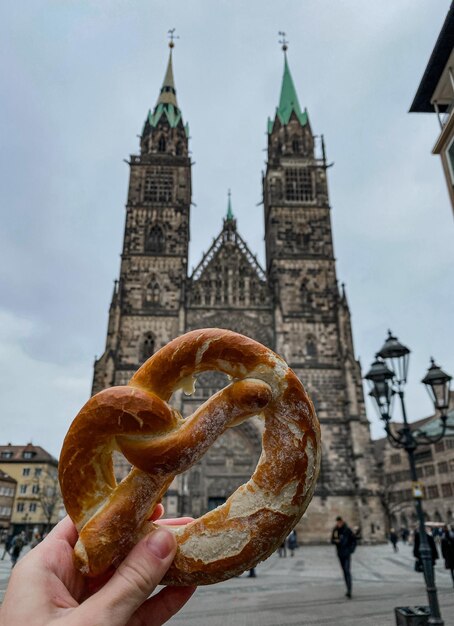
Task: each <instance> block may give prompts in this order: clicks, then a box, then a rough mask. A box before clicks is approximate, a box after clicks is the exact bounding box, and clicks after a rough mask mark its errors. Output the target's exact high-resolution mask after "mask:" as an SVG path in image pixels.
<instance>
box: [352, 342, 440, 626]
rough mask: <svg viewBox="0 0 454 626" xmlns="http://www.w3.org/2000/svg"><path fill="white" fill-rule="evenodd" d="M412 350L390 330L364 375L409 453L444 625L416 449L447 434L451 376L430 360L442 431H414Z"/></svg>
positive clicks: (432, 590)
mask: <svg viewBox="0 0 454 626" xmlns="http://www.w3.org/2000/svg"><path fill="white" fill-rule="evenodd" d="M409 357H410V350H409V349H408V348H407V347H406V346H404V345H403V344H401V343H400V341H399V340H398V339H397V337H394V336H393V334H392V333H391V331H388V338H387V339H386V341H385V343H384V344H383V347H382V348H381V350H380V351H379V352H377V354H376V357H375V361H374V362H373V363H372V366H371V368H370V370H369V371H368V372H367V374H366V375H365V376H364V378H365V380H367V382H368V384H369V388H370V392H369V395H370V396H371V398H372V399H373V400H374V401H375V404H376V406H377V409H378V413H379V416H380V418H381V419H382V420H383V422H384V425H385V431H386V436H387V439H388V441H389V442H390V444H391V445H392V446H393V447H394V448H403V449H404V450H405V451H406V452H407V454H408V462H409V465H410V475H411V480H412V481H413V484H414V489H413V497H414V500H415V508H416V515H417V518H418V524H419V536H420V548H419V553H420V556H421V561H422V565H423V571H424V580H425V583H426V590H427V597H428V600H429V605H430V617H429V621H428V623H429V624H437V625H438V626H443V623H444V622H443V620H442V618H441V615H440V607H439V605H438V598H437V588H436V586H435V578H434V571H433V566H432V555H431V550H430V547H429V542H428V540H427V535H426V530H425V526H424V514H423V510H422V505H421V495H420V494H419V493H418V492H419V490H418V491H417V490H416V489H415V487H416V483H417V481H418V474H417V472H416V464H415V450H416V448H417V447H418V446H420V445H427V444H433V443H437V441H440V439H442V438H443V436H444V435H445V432H446V428H447V424H446V420H447V410H448V408H449V386H450V382H451V380H452V377H451V376H449V374H446V372H443V370H442V369H441V368H440V367H439V366H438V365H436V364H435V362H434V360H433V359H432V360H431V366H430V368H429V370H428V372H427V374H426V375H425V377H424V378H423V380H422V382H423V383H424V384H425V385H426V389H427V391H428V392H429V396H430V398H431V400H432V402H433V404H434V407H435V412H437V411H440V413H441V415H440V419H441V431H440V433H439V434H438V435H436V436H434V437H431V436H429V435H428V434H427V433H425V432H423V431H412V430H411V428H410V425H409V423H408V420H407V412H406V410H405V400H404V386H405V383H406V382H407V374H408V363H409ZM395 395H398V396H399V398H400V405H401V409H402V417H403V427H402V428H400V429H399V430H398V431H397V433H396V432H393V430H392V429H391V425H390V421H391V416H392V409H393V398H394V396H395Z"/></svg>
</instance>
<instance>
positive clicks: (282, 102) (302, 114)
mask: <svg viewBox="0 0 454 626" xmlns="http://www.w3.org/2000/svg"><path fill="white" fill-rule="evenodd" d="M292 113H295V115H296V117H297V119H298V120H299V122H300V124H301V126H304V125H305V124H307V112H306V111H305V110H304V111H302V110H301V107H300V103H299V101H298V96H297V93H296V89H295V85H294V83H293V78H292V75H291V73H290V68H289V66H288V61H287V52H286V48H285V49H284V75H283V77H282V86H281V97H280V99H279V106H278V108H277V110H276V116H277V117H278V118H279V120H280V122H281V124H283V125H284V126H285V125H287V124H288V123H289V121H290V117H291V115H292ZM273 125H274V122H273V120H270V119H268V133H271V131H272V130H273Z"/></svg>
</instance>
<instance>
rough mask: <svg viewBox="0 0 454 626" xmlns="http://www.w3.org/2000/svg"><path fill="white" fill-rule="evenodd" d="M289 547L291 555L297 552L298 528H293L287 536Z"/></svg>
mask: <svg viewBox="0 0 454 626" xmlns="http://www.w3.org/2000/svg"><path fill="white" fill-rule="evenodd" d="M287 545H288V549H289V550H290V556H293V555H294V554H295V550H296V548H297V547H298V538H297V536H296V530H295V529H293V530H292V532H291V533H290V535H289V536H288V538H287Z"/></svg>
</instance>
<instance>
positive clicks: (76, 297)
mask: <svg viewBox="0 0 454 626" xmlns="http://www.w3.org/2000/svg"><path fill="white" fill-rule="evenodd" d="M448 8H449V1H448V0H396V1H395V2H386V3H384V2H381V3H377V2H364V1H363V0H285V1H282V2H279V3H278V2H273V3H271V2H269V3H264V2H262V1H259V0H254V1H252V0H251V1H250V2H247V3H246V2H241V1H240V0H228V1H220V0H218V1H216V2H209V1H208V0H199V1H191V2H183V1H179V0H176V1H174V2H172V3H169V2H165V1H158V0H153V1H151V0H148V1H145V0H137V1H136V2H133V3H131V2H126V0H124V1H113V0H98V1H97V2H88V1H82V2H74V1H70V0H63V1H62V0H54V1H50V0H48V1H45V0H41V1H38V0H36V1H35V0H28V2H27V10H24V6H23V3H20V2H16V3H13V2H7V3H2V5H1V8H0V68H1V76H2V95H1V98H0V129H1V137H2V150H1V152H0V160H1V163H0V165H1V166H0V177H1V181H0V198H1V202H0V208H1V211H2V222H1V224H2V228H1V232H0V238H1V240H0V254H1V263H0V285H1V291H0V293H1V301H0V385H1V390H0V397H1V403H2V416H1V431H0V432H1V437H0V440H1V443H6V442H9V441H11V442H12V443H15V444H20V443H26V442H28V441H29V440H31V441H33V442H34V443H36V444H40V445H42V446H44V447H45V448H47V449H48V450H49V451H50V452H52V453H53V454H55V455H58V453H59V449H60V446H61V442H62V439H63V437H64V434H65V432H66V430H67V428H68V425H69V423H70V421H71V420H72V418H73V416H74V415H75V413H76V412H77V410H78V409H79V407H80V406H81V405H82V404H83V402H84V401H85V400H86V399H87V397H88V396H89V393H90V388H91V378H92V365H93V359H94V357H95V354H97V355H99V354H101V353H102V351H103V348H104V342H105V334H106V324H107V311H108V306H109V300H110V296H111V290H112V283H113V280H114V279H115V278H116V277H117V276H118V270H119V254H120V251H121V244H122V235H123V226H124V203H125V199H126V191H127V184H128V167H127V165H126V164H125V163H124V161H123V159H125V158H128V156H129V155H130V154H131V153H132V154H133V153H136V152H137V149H138V139H137V134H138V133H140V131H141V128H142V124H143V121H144V119H145V115H146V113H147V110H148V109H149V108H150V107H153V106H154V103H155V101H156V98H157V95H158V92H159V88H160V85H161V82H162V78H163V75H164V71H165V66H166V62H167V55H168V48H167V44H166V33H167V30H168V29H169V28H172V27H176V28H177V32H178V34H179V36H180V39H179V40H178V41H177V46H176V49H175V57H174V69H175V79H176V85H177V91H178V99H179V103H180V106H181V108H182V110H183V115H184V119H185V121H188V122H189V124H190V130H191V149H192V157H193V160H194V162H195V165H194V167H193V190H194V193H193V200H194V203H195V204H196V206H194V207H193V212H192V225H191V236H192V239H191V265H195V264H196V263H197V262H198V260H199V258H200V255H201V253H202V251H204V250H206V249H207V248H208V246H209V244H210V242H211V240H212V237H213V236H215V235H217V233H218V231H219V229H220V227H221V223H222V217H223V215H224V213H225V210H226V200H227V189H228V188H229V187H230V188H231V189H232V200H233V208H234V212H235V215H236V217H237V219H238V225H239V229H240V232H241V233H242V235H243V236H244V237H245V239H246V240H247V241H248V243H249V245H250V247H251V249H252V250H253V251H255V252H257V253H258V255H259V258H260V259H261V260H262V261H263V258H264V246H263V218H262V207H261V206H257V204H258V203H259V202H260V200H261V171H262V170H263V168H264V167H265V153H264V149H265V146H266V136H265V130H266V120H267V117H268V116H270V115H273V112H274V109H275V107H276V105H277V102H278V97H279V90H280V82H281V77H282V69H283V58H282V52H281V50H280V48H279V45H278V43H277V41H278V36H277V31H278V30H285V31H286V32H287V34H288V38H289V40H290V48H289V63H290V67H291V71H292V74H293V78H294V81H295V83H296V86H297V90H298V93H299V98H300V101H301V104H302V106H306V107H307V108H308V111H309V116H310V119H311V124H312V128H313V130H314V132H315V133H317V134H321V133H323V134H324V136H325V140H326V145H327V151H328V158H329V160H330V161H332V162H334V166H333V167H332V168H331V169H330V170H329V185H330V198H331V205H332V208H333V211H332V219H333V231H334V242H335V251H336V256H337V270H338V278H339V281H340V282H342V281H344V282H345V283H346V285H347V293H348V297H349V301H350V306H351V311H352V318H353V332H354V337H355V348H356V353H357V355H358V356H359V357H360V359H361V362H362V365H363V369H364V370H365V369H366V368H368V366H369V364H370V362H371V360H372V358H373V355H374V353H375V352H376V350H377V349H379V347H380V346H381V344H382V343H383V340H384V338H385V336H386V330H387V328H388V327H390V328H391V329H392V330H393V331H394V332H395V333H396V334H397V335H398V337H399V338H400V339H401V341H402V342H403V343H405V344H406V345H408V346H409V347H410V348H411V349H412V357H411V362H410V383H409V385H408V394H407V395H408V407H409V413H410V415H411V417H412V418H414V419H415V418H419V417H423V416H425V415H427V414H429V413H430V411H431V405H430V402H429V400H428V397H427V395H426V392H425V390H424V389H423V386H422V385H421V384H420V382H419V381H420V379H421V378H422V376H423V375H424V374H425V371H426V368H427V367H428V365H429V357H430V356H431V355H434V356H435V357H436V359H437V360H438V362H439V363H440V364H441V365H442V366H443V368H444V369H445V370H447V371H449V372H451V373H452V374H454V356H453V351H452V348H453V323H452V308H453V281H452V268H453V261H454V258H453V257H454V253H453V250H454V246H453V243H454V232H453V230H454V229H453V219H452V211H451V208H450V205H449V201H448V195H447V191H446V189H445V182H444V179H443V176H442V169H441V164H440V162H439V160H438V157H435V156H432V155H431V149H432V146H433V144H434V141H435V138H436V136H437V132H438V125H437V121H436V119H435V116H434V115H421V114H418V115H416V114H408V108H409V106H410V104H411V102H412V99H413V96H414V94H415V91H416V89H417V87H418V84H419V81H420V78H421V76H422V73H423V71H424V69H425V66H426V63H427V60H428V58H429V55H430V53H431V51H432V48H433V45H434V43H435V41H436V38H437V35H438V33H439V30H440V27H441V25H442V23H443V20H444V18H445V15H446V13H447V10H448ZM369 416H370V418H371V421H372V425H373V434H374V436H379V435H381V432H382V431H381V429H380V425H379V424H377V420H376V419H375V417H374V413H373V409H372V407H369Z"/></svg>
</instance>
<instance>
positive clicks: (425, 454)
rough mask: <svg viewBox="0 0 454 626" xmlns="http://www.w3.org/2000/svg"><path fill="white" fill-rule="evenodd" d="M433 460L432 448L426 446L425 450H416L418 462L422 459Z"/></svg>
mask: <svg viewBox="0 0 454 626" xmlns="http://www.w3.org/2000/svg"><path fill="white" fill-rule="evenodd" d="M431 460H432V450H431V449H430V448H426V449H425V450H420V451H419V452H415V461H416V463H421V462H422V461H431Z"/></svg>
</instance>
